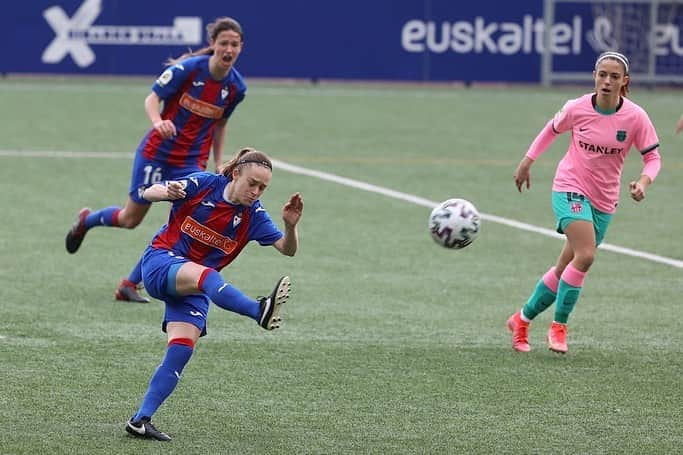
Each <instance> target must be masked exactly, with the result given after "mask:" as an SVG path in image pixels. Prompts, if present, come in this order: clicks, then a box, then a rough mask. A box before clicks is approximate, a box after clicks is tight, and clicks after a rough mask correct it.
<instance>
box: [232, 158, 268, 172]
mask: <svg viewBox="0 0 683 455" xmlns="http://www.w3.org/2000/svg"><path fill="white" fill-rule="evenodd" d="M249 163H256V164H260V165H261V166H265V167H267V168H268V169H270V170H271V171H272V170H273V166H271V164H270V163H269V162H268V161H266V160H259V159H256V158H252V159H249V158H247V159H244V160H239V161H238V162H237V164H236V165H235V166H239V165H241V164H249Z"/></svg>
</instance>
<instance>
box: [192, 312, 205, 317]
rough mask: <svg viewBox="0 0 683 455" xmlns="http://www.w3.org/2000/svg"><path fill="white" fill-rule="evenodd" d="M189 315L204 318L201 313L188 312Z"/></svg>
mask: <svg viewBox="0 0 683 455" xmlns="http://www.w3.org/2000/svg"><path fill="white" fill-rule="evenodd" d="M190 314H191V315H192V316H196V317H202V316H204V315H203V314H202V313H201V311H190Z"/></svg>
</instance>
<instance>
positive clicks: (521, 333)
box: [507, 311, 531, 352]
mask: <svg viewBox="0 0 683 455" xmlns="http://www.w3.org/2000/svg"><path fill="white" fill-rule="evenodd" d="M507 325H508V330H509V331H510V332H512V349H514V350H515V351H517V352H529V351H531V346H529V323H528V322H525V321H523V320H522V318H521V315H520V312H519V311H517V312H516V313H515V314H513V315H512V316H510V318H509V319H508V322H507Z"/></svg>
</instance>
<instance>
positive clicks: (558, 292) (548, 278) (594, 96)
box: [507, 52, 660, 353]
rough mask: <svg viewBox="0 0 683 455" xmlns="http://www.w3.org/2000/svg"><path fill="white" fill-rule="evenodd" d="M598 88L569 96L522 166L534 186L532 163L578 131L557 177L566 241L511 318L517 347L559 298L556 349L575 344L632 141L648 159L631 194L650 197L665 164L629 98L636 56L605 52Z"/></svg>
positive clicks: (522, 347)
mask: <svg viewBox="0 0 683 455" xmlns="http://www.w3.org/2000/svg"><path fill="white" fill-rule="evenodd" d="M593 78H594V80H595V92H594V93H589V94H587V95H584V96H582V97H580V98H577V99H574V100H570V101H568V102H567V103H566V104H565V105H564V107H563V108H562V109H561V110H560V111H559V112H558V113H557V114H555V116H554V118H553V119H552V120H551V121H550V122H548V124H547V125H546V126H545V128H543V130H542V131H541V132H540V134H539V135H538V136H537V137H536V139H535V140H534V142H533V143H532V144H531V147H530V148H529V150H528V151H527V153H526V155H525V156H524V158H522V160H521V161H520V163H519V165H518V167H517V170H516V171H515V174H514V179H515V185H516V186H517V190H518V191H520V192H521V191H522V187H523V186H525V185H526V187H527V189H528V188H529V187H530V183H531V179H530V174H529V170H530V168H531V165H532V164H533V163H534V161H536V159H537V158H538V157H539V156H540V155H541V154H542V153H543V152H545V151H546V150H547V149H548V147H549V146H550V144H551V143H552V142H553V141H554V140H555V138H556V137H557V135H558V134H561V133H565V132H567V131H571V140H570V143H569V150H568V151H567V153H566V154H565V156H564V157H563V158H562V160H561V161H560V162H559V164H558V166H557V171H556V173H555V179H554V181H553V194H552V206H553V211H554V212H555V216H556V218H557V232H559V233H561V234H562V233H563V234H565V235H566V238H567V239H566V242H565V244H564V247H563V249H562V252H561V253H560V256H559V258H558V259H557V262H556V263H555V265H554V266H553V267H551V268H550V270H548V271H547V272H546V273H545V275H543V277H542V278H541V279H540V280H539V281H538V283H537V284H536V288H535V289H534V292H533V293H532V295H531V297H530V298H529V300H528V301H527V303H526V304H525V305H524V307H523V308H522V309H521V311H518V312H516V313H515V314H513V315H512V316H510V318H509V319H508V321H507V325H508V328H509V330H510V331H511V332H512V347H513V348H514V349H515V350H517V351H520V352H527V351H529V350H531V348H530V346H529V341H528V328H529V323H530V322H531V321H532V320H533V319H534V318H535V317H536V316H537V315H538V314H539V313H541V312H542V311H544V310H545V309H547V308H548V307H549V306H550V305H552V304H553V302H554V303H555V315H554V320H553V322H552V324H551V326H550V330H549V331H548V335H547V341H548V346H549V348H550V350H552V351H555V352H559V353H566V352H567V349H568V348H567V320H568V318H569V314H570V313H571V312H572V310H573V309H574V305H575V304H576V302H577V300H578V298H579V295H580V293H581V288H582V286H583V283H584V279H585V277H586V273H587V272H588V270H589V268H590V266H591V264H592V263H593V259H594V257H595V251H596V249H597V246H598V245H599V244H600V243H601V242H602V240H603V238H604V236H605V233H606V231H607V227H608V225H609V222H610V220H611V218H612V215H613V214H614V212H615V211H616V207H617V202H618V201H619V189H620V188H619V187H620V183H621V182H620V181H621V172H622V169H623V166H624V160H625V159H626V155H627V154H628V152H629V150H630V149H631V147H632V146H634V147H636V148H637V149H638V151H639V152H640V154H641V157H642V160H643V163H644V167H643V170H642V172H641V174H640V176H639V177H638V179H636V180H633V181H631V182H630V183H629V191H630V194H631V198H632V199H633V200H635V201H642V200H643V199H644V198H645V190H646V188H647V187H648V186H649V185H650V184H651V183H652V182H653V181H654V179H655V177H656V176H657V174H658V172H659V169H660V154H659V151H658V148H659V139H658V138H657V133H656V131H655V128H654V126H653V125H652V122H651V121H650V118H649V117H648V115H647V113H646V112H645V111H644V110H643V109H642V108H641V107H640V106H638V105H637V104H635V103H633V102H632V101H630V100H628V99H627V98H626V94H627V93H628V86H629V82H630V78H629V62H628V59H627V58H626V57H625V56H624V55H622V54H620V53H617V52H605V53H602V54H601V55H599V56H598V58H597V60H596V62H595V70H594V71H593Z"/></svg>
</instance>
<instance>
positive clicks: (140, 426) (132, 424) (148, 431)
mask: <svg viewBox="0 0 683 455" xmlns="http://www.w3.org/2000/svg"><path fill="white" fill-rule="evenodd" d="M126 431H127V432H128V433H130V434H132V435H133V436H137V437H138V438H145V439H156V440H157V441H170V440H171V437H170V436H169V435H167V434H166V433H164V432H163V431H159V430H157V429H156V427H155V426H154V425H153V424H152V422H151V420H150V419H148V418H143V419H140V420H139V421H134V420H133V419H130V420H129V421H128V422H126Z"/></svg>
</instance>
